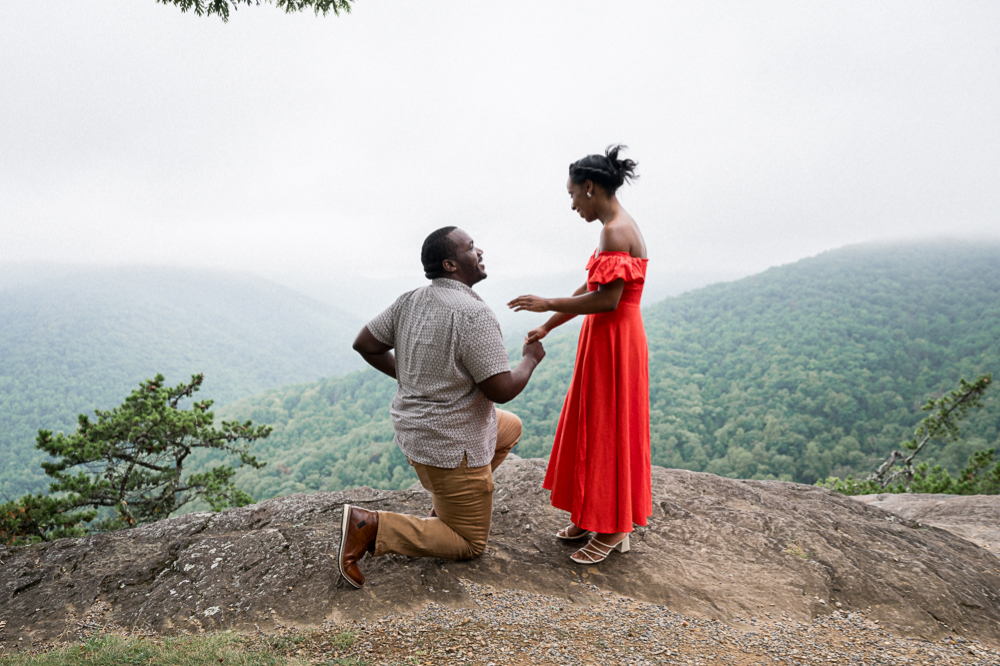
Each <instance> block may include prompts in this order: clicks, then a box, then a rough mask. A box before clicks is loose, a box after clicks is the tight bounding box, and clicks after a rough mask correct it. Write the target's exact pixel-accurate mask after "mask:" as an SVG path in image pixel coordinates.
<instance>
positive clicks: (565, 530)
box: [556, 523, 590, 541]
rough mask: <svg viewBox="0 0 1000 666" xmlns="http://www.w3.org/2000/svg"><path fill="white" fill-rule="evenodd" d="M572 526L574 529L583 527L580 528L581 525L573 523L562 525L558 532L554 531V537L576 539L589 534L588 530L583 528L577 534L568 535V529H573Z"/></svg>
mask: <svg viewBox="0 0 1000 666" xmlns="http://www.w3.org/2000/svg"><path fill="white" fill-rule="evenodd" d="M574 527H575V528H576V529H578V530H579V529H583V528H581V527H579V526H577V525H574V524H573V523H570V524H569V525H567V526H566V527H564V528H562V529H561V530H559V531H558V532H556V538H557V539H562V540H563V541H576V540H577V539H582V538H583V537H585V536H587V535H588V534H590V532H589V531H588V530H583V531H582V532H580V533H579V534H575V535H573V536H570V534H569V531H570V530H571V529H573V528H574Z"/></svg>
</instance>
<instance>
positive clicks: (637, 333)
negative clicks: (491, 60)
mask: <svg viewBox="0 0 1000 666" xmlns="http://www.w3.org/2000/svg"><path fill="white" fill-rule="evenodd" d="M623 147H624V146H612V147H610V148H608V150H607V151H606V152H605V154H604V155H588V156H587V157H584V158H583V159H582V160H579V161H577V162H574V163H573V164H571V165H570V167H569V181H568V182H567V184H566V189H567V190H568V191H569V196H570V198H571V199H572V207H573V210H575V211H576V212H577V213H579V215H580V217H582V218H583V219H584V220H586V221H587V222H593V221H594V220H600V222H601V224H602V225H603V227H602V229H601V238H600V242H599V243H598V246H597V251H596V252H594V256H592V257H591V258H590V261H589V262H587V282H586V283H585V284H584V285H583V286H582V287H580V288H579V289H577V290H576V292H575V293H574V294H573V295H572V296H571V297H569V298H541V297H538V296H520V297H518V298H515V299H514V300H512V301H511V302H510V303H508V305H509V306H510V307H511V308H513V309H514V310H515V311H521V310H528V311H530V312H555V313H556V314H555V315H553V316H552V317H551V318H550V319H549V320H548V321H547V322H546V323H545V324H543V325H542V326H540V327H538V328H536V329H534V330H532V331H530V332H529V333H528V341H533V340H540V339H542V338H544V337H545V336H546V335H548V334H549V332H551V331H552V329H554V328H556V327H557V326H561V325H562V324H565V323H566V322H567V321H569V320H570V319H572V318H573V317H575V316H576V315H586V316H587V317H586V319H585V320H584V322H583V327H582V329H581V330H580V342H579V345H578V348H577V354H576V366H575V367H574V369H573V379H572V381H571V383H570V388H569V393H568V394H567V395H566V401H565V403H563V409H562V414H561V415H560V417H559V426H558V427H557V429H556V438H555V442H554V444H553V445H552V455H551V456H550V458H549V466H548V470H547V471H546V474H545V483H544V487H545V488H547V489H548V490H551V491H552V505H553V506H555V507H556V508H559V509H563V510H564V511H568V512H569V513H570V519H571V520H572V524H570V525H568V526H567V527H565V528H563V529H562V530H560V531H559V533H558V534H557V535H556V536H557V537H559V538H560V539H566V540H576V539H582V538H583V537H585V536H587V535H588V534H590V533H591V532H596V535H595V536H594V537H593V538H592V539H590V541H589V542H588V543H587V545H585V546H584V547H583V548H581V549H579V550H577V551H576V552H575V553H573V555H572V556H571V558H572V559H573V561H575V562H579V563H581V564H596V563H598V562H602V561H604V559H605V558H607V556H608V555H609V554H610V553H611V551H612V550H618V551H619V552H623V553H624V552H627V551H628V549H629V539H628V535H629V533H630V532H631V531H632V527H633V524H635V525H645V524H646V519H647V518H648V517H649V516H650V515H652V512H653V504H652V496H651V491H650V460H649V359H648V350H647V347H646V332H645V329H644V328H643V325H642V314H641V312H640V310H639V300H640V298H641V296H642V287H643V283H644V281H645V276H646V263H647V258H646V244H645V242H644V241H643V239H642V234H641V233H640V232H639V226H638V225H637V224H636V222H635V220H634V219H632V216H631V215H629V214H628V213H627V212H626V211H625V209H623V208H622V206H621V204H620V203H619V202H618V198H617V197H616V196H615V192H616V191H617V190H618V188H619V187H620V186H621V185H622V184H623V183H624V182H625V181H626V180H632V179H634V178H636V175H635V166H636V163H635V162H633V161H632V160H629V159H626V160H620V159H618V153H619V150H620V149H621V148H623Z"/></svg>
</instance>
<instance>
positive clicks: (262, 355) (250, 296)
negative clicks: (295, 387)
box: [0, 266, 364, 498]
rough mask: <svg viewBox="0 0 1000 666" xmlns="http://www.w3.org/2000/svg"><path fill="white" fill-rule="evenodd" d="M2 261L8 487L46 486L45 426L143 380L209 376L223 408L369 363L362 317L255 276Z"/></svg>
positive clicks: (0, 360)
mask: <svg viewBox="0 0 1000 666" xmlns="http://www.w3.org/2000/svg"><path fill="white" fill-rule="evenodd" d="M15 277H17V274H16V271H15V270H14V269H12V268H10V267H3V266H0V460H2V461H3V464H2V465H0V490H2V492H3V493H6V494H7V496H8V497H11V498H16V497H20V496H22V495H25V494H28V493H38V492H44V491H45V489H46V488H47V487H48V477H46V476H45V473H44V472H43V471H42V468H41V463H42V462H43V461H45V460H48V457H47V456H46V454H45V453H44V451H41V450H39V449H36V448H35V446H34V444H35V435H36V433H37V432H38V430H39V428H46V429H48V430H55V431H58V430H63V431H66V432H70V431H72V430H73V429H74V428H75V427H76V421H77V414H81V413H86V414H91V413H92V412H93V410H94V409H109V408H111V407H114V406H115V405H119V404H121V402H122V401H123V400H124V399H125V397H126V396H127V395H128V394H129V393H130V392H131V391H132V389H133V388H135V382H136V379H137V378H143V377H152V376H153V375H155V374H156V373H157V372H159V373H162V374H164V375H166V376H167V377H189V376H190V375H191V374H193V373H195V372H204V373H205V377H206V379H205V384H204V386H203V387H202V389H201V393H202V394H203V395H210V396H211V397H212V398H213V399H214V400H215V406H216V407H218V406H220V405H225V404H228V403H231V402H233V401H235V400H238V399H239V398H244V397H247V396H251V395H256V394H259V393H260V392H262V391H266V390H267V389H269V388H274V387H277V386H283V385H288V384H295V383H298V382H304V381H310V380H316V379H319V378H320V377H324V376H329V375H332V374H343V373H346V372H349V371H351V370H356V369H359V368H361V367H363V366H364V362H363V361H361V359H360V358H359V357H358V355H357V354H356V353H354V351H353V350H352V349H351V340H353V339H354V336H355V335H356V334H357V332H358V329H359V328H361V326H362V325H363V324H364V322H363V321H361V320H360V319H355V318H354V317H352V316H350V315H347V314H345V313H343V312H341V311H339V310H337V309H336V308H334V307H331V306H328V305H325V304H323V303H319V302H317V301H314V300H312V299H310V298H307V297H305V296H303V295H301V294H299V293H297V292H294V291H292V290H290V289H286V288H284V287H280V286H279V285H276V284H274V283H272V282H268V281H267V280H263V279H260V278H256V277H253V276H249V275H242V274H235V273H222V272H216V271H209V270H191V269H183V270H182V269H174V268H149V267H147V268H142V269H136V268H91V269H79V268H78V269H73V270H70V269H67V270H66V272H65V273H64V274H60V273H58V272H57V271H56V269H53V268H51V267H47V270H42V269H39V270H38V271H37V272H36V273H33V274H31V275H26V276H24V277H23V279H22V280H21V281H18V282H14V280H13V278H15Z"/></svg>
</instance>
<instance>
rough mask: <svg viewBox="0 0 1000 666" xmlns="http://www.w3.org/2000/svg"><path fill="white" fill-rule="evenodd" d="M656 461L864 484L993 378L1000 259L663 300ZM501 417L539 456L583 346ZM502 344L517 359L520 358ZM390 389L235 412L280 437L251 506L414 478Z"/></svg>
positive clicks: (335, 383) (555, 341)
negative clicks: (979, 383)
mask: <svg viewBox="0 0 1000 666" xmlns="http://www.w3.org/2000/svg"><path fill="white" fill-rule="evenodd" d="M644 316H645V321H646V329H647V333H648V336H649V347H650V403H651V404H650V406H651V421H652V423H651V425H652V455H653V462H654V464H657V465H663V466H668V467H678V468H685V469H691V470H697V471H709V472H713V473H716V474H720V475H724V476H730V477H741V478H760V479H783V480H791V481H799V482H806V483H812V482H814V481H816V480H818V479H822V478H825V477H826V476H828V475H830V474H836V475H839V476H845V475H847V474H849V473H854V474H859V473H861V474H863V473H866V472H868V471H869V470H870V469H871V468H872V466H873V465H874V464H876V463H877V462H878V461H880V460H881V459H882V458H883V457H884V456H885V455H886V454H887V453H888V452H889V451H890V450H891V449H893V448H894V447H896V446H898V444H899V442H901V441H903V440H904V439H908V438H909V437H910V436H911V434H912V431H913V428H914V426H915V424H916V423H917V422H918V421H919V420H920V419H921V418H922V417H923V415H924V414H923V413H922V412H921V410H920V407H921V406H922V405H923V404H924V402H925V401H926V400H927V399H928V398H931V397H937V396H940V395H941V394H942V393H943V392H945V391H948V390H951V389H952V388H955V387H956V385H957V384H958V380H959V378H961V377H966V378H969V379H972V378H974V377H976V376H978V375H979V374H980V373H984V372H992V373H993V374H994V376H995V377H1000V245H997V244H992V245H976V244H972V243H959V242H936V243H907V244H892V245H862V246H855V247H848V248H844V249H841V250H836V251H832V252H827V253H824V254H822V255H819V256H817V257H813V258H810V259H805V260H802V261H799V262H797V263H794V264H790V265H787V266H781V267H777V268H772V269H769V270H767V271H765V272H763V273H761V274H759V275H754V276H751V277H748V278H745V279H742V280H738V281H736V282H731V283H725V284H717V285H713V286H710V287H706V288H703V289H698V290H695V291H692V292H688V293H685V294H683V295H681V296H677V297H671V298H668V299H666V300H664V301H662V302H660V303H658V304H656V305H653V306H650V307H648V308H647V309H646V310H645V315H644ZM545 344H546V349H547V351H548V355H547V356H546V358H545V360H544V361H543V362H542V364H541V365H540V366H539V368H538V370H537V371H536V372H535V375H534V377H533V379H532V381H531V382H530V383H529V385H528V387H527V389H526V390H525V391H524V393H523V394H522V395H521V396H519V397H518V398H517V399H516V400H515V401H513V402H512V403H511V404H510V405H508V406H507V407H506V408H508V409H510V410H511V411H513V412H515V413H516V414H518V415H519V416H520V417H521V419H522V420H523V422H524V426H525V434H524V436H523V438H522V440H521V443H520V444H519V445H518V452H519V453H520V454H521V455H522V456H528V457H534V456H547V455H548V452H549V449H550V447H551V442H552V437H553V434H554V431H555V426H556V422H557V420H558V417H559V411H560V409H561V407H562V401H563V398H564V396H565V393H566V389H567V386H568V384H569V379H570V375H571V373H572V366H573V360H574V357H575V352H576V334H575V332H574V331H567V332H566V333H565V334H563V335H557V334H553V335H552V336H550V337H549V338H548V339H547V340H546V343H545ZM514 347H516V345H512V353H513V352H514ZM394 391H395V383H394V382H392V381H391V380H389V379H388V378H385V377H383V376H381V375H379V374H378V373H376V372H374V371H372V370H365V371H362V372H359V373H352V374H350V375H347V376H345V377H337V378H330V379H326V380H322V381H319V382H314V383H308V384H302V385H298V386H289V387H283V388H280V389H274V390H271V391H268V392H266V393H264V394H262V395H259V396H254V397H251V398H246V399H244V400H241V401H239V402H236V403H234V404H232V405H230V406H229V407H227V408H226V409H225V410H223V412H224V413H225V414H227V415H228V416H229V417H239V418H252V419H253V420H254V421H255V422H266V423H272V424H274V426H275V432H274V434H273V435H272V436H271V437H270V438H269V439H268V440H266V441H264V442H261V443H260V446H259V449H258V452H259V454H260V455H261V456H262V457H263V459H265V460H269V461H270V462H271V464H269V465H268V467H267V468H265V469H264V470H262V471H261V472H255V471H253V470H245V471H241V472H240V474H239V478H240V483H241V484H242V485H243V487H244V488H246V489H247V490H248V491H250V492H251V493H252V494H253V495H254V496H255V497H257V498H266V497H273V496H277V495H283V494H287V493H291V492H298V491H306V490H339V489H342V488H347V487H352V486H356V485H369V486H374V487H383V488H401V487H405V486H407V485H409V484H410V483H412V482H413V480H414V479H413V475H412V471H411V469H410V468H409V466H408V465H407V463H406V460H405V458H403V456H402V454H401V453H400V452H399V451H398V449H397V447H396V446H395V445H394V444H393V443H392V424H391V422H390V420H389V411H388V406H389V400H390V399H391V397H392V395H393V393H394ZM998 426H1000V395H998V391H997V390H996V389H991V391H989V392H988V393H987V397H986V405H985V407H984V408H983V409H981V410H977V411H975V412H973V413H972V414H970V416H969V418H968V419H967V420H966V421H965V422H964V423H963V428H962V431H963V438H962V440H961V441H959V442H956V443H952V444H948V445H942V444H940V443H937V444H934V445H931V446H929V447H928V449H927V450H926V451H925V452H924V453H923V454H921V458H922V459H924V460H926V461H928V462H932V463H941V464H942V465H944V466H945V467H947V468H948V469H950V470H951V471H952V472H953V473H954V472H956V471H957V470H958V469H959V468H961V467H962V466H963V465H964V463H965V461H966V458H967V457H968V455H969V454H970V453H971V452H972V451H973V450H976V449H984V448H995V447H997V446H998V444H1000V432H998Z"/></svg>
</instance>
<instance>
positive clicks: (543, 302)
mask: <svg viewBox="0 0 1000 666" xmlns="http://www.w3.org/2000/svg"><path fill="white" fill-rule="evenodd" d="M507 307H509V308H510V309H512V310H513V311H514V312H521V311H522V310H526V311H528V312H548V311H549V310H551V309H552V308H550V307H549V299H547V298H542V297H541V296H531V295H527V296H518V297H517V298H515V299H514V300H512V301H511V302H510V303H508V304H507Z"/></svg>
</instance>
